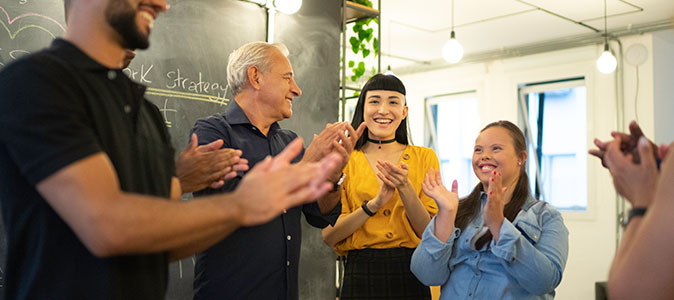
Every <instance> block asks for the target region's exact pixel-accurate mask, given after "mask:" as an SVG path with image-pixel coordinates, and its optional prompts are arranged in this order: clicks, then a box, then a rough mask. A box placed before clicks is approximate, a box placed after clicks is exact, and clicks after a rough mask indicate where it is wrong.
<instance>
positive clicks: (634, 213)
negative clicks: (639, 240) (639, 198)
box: [622, 207, 646, 228]
mask: <svg viewBox="0 0 674 300" xmlns="http://www.w3.org/2000/svg"><path fill="white" fill-rule="evenodd" d="M645 214H646V208H645V207H632V209H630V211H629V212H628V213H627V217H623V221H622V225H623V228H625V227H627V224H629V223H630V221H632V219H633V218H637V217H643V216H644V215H645Z"/></svg>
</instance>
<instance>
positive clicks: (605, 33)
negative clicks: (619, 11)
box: [604, 0, 608, 44]
mask: <svg viewBox="0 0 674 300" xmlns="http://www.w3.org/2000/svg"><path fill="white" fill-rule="evenodd" d="M604 41H605V43H606V44H608V26H607V25H606V0H604Z"/></svg>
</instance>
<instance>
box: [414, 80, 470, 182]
mask: <svg viewBox="0 0 674 300" xmlns="http://www.w3.org/2000/svg"><path fill="white" fill-rule="evenodd" d="M465 99H474V100H475V101H476V103H477V105H478V108H479V106H480V104H481V101H480V93H479V92H478V90H477V89H472V90H463V91H459V92H452V93H443V94H437V95H431V96H427V97H424V140H423V145H424V146H425V147H429V148H431V149H433V151H435V152H436V154H437V155H438V160H439V163H440V168H441V170H442V157H440V151H439V148H438V139H437V128H435V125H436V124H435V123H436V120H435V118H434V116H433V111H432V109H431V107H432V106H433V105H438V104H440V103H442V102H446V101H456V100H465ZM477 118H478V123H479V124H482V122H481V120H482V118H483V116H482V114H481V113H480V111H479V109H478V116H477ZM478 127H479V126H478ZM478 130H479V128H478ZM476 137H477V136H476ZM471 147H472V145H471ZM471 174H472V173H471ZM442 175H443V181H444V180H446V179H448V178H445V177H446V175H445V174H442ZM472 176H475V179H476V180H477V177H476V175H475V174H472ZM444 183H445V184H447V182H444ZM450 184H451V182H450ZM471 190H472V188H471Z"/></svg>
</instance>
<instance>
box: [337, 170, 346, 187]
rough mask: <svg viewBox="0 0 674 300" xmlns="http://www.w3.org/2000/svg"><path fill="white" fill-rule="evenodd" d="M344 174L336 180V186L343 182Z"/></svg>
mask: <svg viewBox="0 0 674 300" xmlns="http://www.w3.org/2000/svg"><path fill="white" fill-rule="evenodd" d="M344 177H345V176H344V173H342V176H340V177H339V180H337V185H341V184H342V182H344Z"/></svg>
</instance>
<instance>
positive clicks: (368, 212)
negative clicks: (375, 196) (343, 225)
mask: <svg viewBox="0 0 674 300" xmlns="http://www.w3.org/2000/svg"><path fill="white" fill-rule="evenodd" d="M367 202H368V201H367V200H365V201H363V205H361V206H360V207H361V208H363V211H364V212H365V213H366V214H367V215H368V216H370V217H374V215H375V214H376V213H377V212H376V211H375V212H372V211H371V210H370V209H369V208H368V207H367Z"/></svg>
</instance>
